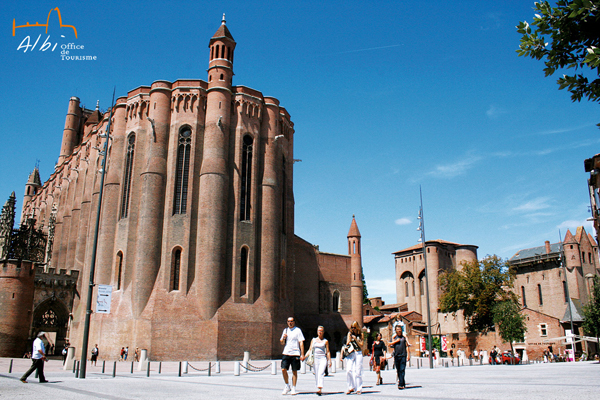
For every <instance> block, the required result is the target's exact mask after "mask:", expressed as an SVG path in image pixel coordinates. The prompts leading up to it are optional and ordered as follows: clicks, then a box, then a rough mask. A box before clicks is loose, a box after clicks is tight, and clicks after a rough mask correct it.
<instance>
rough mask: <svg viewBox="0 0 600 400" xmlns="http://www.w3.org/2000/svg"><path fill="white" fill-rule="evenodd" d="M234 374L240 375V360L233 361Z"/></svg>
mask: <svg viewBox="0 0 600 400" xmlns="http://www.w3.org/2000/svg"><path fill="white" fill-rule="evenodd" d="M233 376H240V362H239V361H236V362H234V363H233Z"/></svg>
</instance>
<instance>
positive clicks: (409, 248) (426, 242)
mask: <svg viewBox="0 0 600 400" xmlns="http://www.w3.org/2000/svg"><path fill="white" fill-rule="evenodd" d="M425 244H426V246H429V245H434V244H441V245H450V246H454V247H461V246H472V245H468V244H460V243H454V242H449V241H447V240H441V239H436V240H426V241H425ZM475 247H476V246H475ZM414 250H423V245H422V244H421V243H419V244H415V245H414V246H410V247H407V248H406V249H403V250H399V251H395V252H393V253H392V254H400V253H404V252H407V251H414Z"/></svg>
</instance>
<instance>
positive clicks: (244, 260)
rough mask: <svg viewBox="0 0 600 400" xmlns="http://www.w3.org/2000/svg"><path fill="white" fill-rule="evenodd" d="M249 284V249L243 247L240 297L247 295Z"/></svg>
mask: <svg viewBox="0 0 600 400" xmlns="http://www.w3.org/2000/svg"><path fill="white" fill-rule="evenodd" d="M247 283H248V248H247V247H242V252H241V254H240V296H245V295H246V287H247V286H248V285H247Z"/></svg>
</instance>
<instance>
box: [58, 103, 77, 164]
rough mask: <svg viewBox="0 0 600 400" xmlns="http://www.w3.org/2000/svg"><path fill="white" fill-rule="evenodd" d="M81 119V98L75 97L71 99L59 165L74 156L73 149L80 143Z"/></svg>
mask: <svg viewBox="0 0 600 400" xmlns="http://www.w3.org/2000/svg"><path fill="white" fill-rule="evenodd" d="M81 117H82V112H81V107H79V98H78V97H74V96H73V97H71V98H70V99H69V109H68V111H67V118H66V119H65V129H64V130H63V138H62V145H61V146H60V155H59V157H58V165H60V164H62V162H63V161H64V160H65V158H67V157H69V156H70V155H71V154H73V149H74V148H75V146H76V145H77V142H78V136H79V127H80V123H81Z"/></svg>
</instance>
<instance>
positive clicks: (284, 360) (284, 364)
mask: <svg viewBox="0 0 600 400" xmlns="http://www.w3.org/2000/svg"><path fill="white" fill-rule="evenodd" d="M290 365H291V366H292V371H298V370H299V369H300V356H286V355H285V354H284V355H283V356H282V357H281V369H290Z"/></svg>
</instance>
